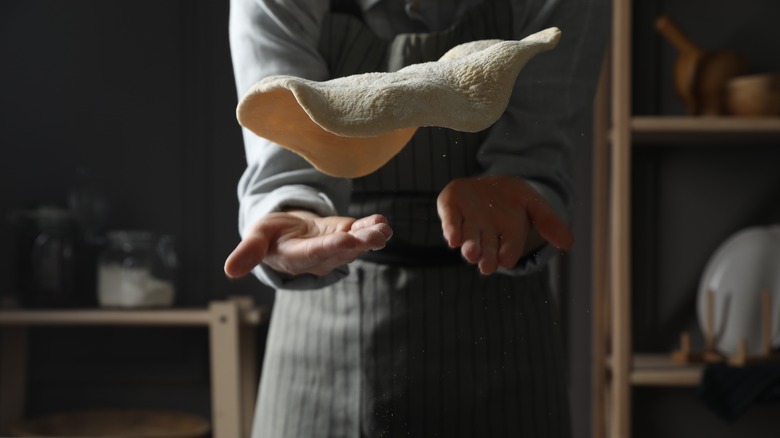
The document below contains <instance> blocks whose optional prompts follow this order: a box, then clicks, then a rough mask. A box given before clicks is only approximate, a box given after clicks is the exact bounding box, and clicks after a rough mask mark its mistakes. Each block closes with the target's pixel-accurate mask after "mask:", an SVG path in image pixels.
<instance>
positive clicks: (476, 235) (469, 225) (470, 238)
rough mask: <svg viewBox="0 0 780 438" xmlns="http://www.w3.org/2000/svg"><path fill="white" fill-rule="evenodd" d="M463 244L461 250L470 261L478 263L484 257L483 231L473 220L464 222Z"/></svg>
mask: <svg viewBox="0 0 780 438" xmlns="http://www.w3.org/2000/svg"><path fill="white" fill-rule="evenodd" d="M462 230H463V231H462V233H463V245H461V249H460V252H461V254H463V257H464V258H465V259H466V261H468V262H469V263H477V262H478V261H479V259H480V257H482V247H481V242H480V241H481V234H482V233H481V232H480V230H479V229H478V228H477V227H476V225H475V224H474V223H473V222H464V224H463V228H462Z"/></svg>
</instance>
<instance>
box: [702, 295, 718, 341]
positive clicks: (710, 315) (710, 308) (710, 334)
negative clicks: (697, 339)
mask: <svg viewBox="0 0 780 438" xmlns="http://www.w3.org/2000/svg"><path fill="white" fill-rule="evenodd" d="M705 317H706V321H705V331H704V349H705V350H706V351H713V350H714V349H715V335H714V333H715V329H714V325H715V292H714V291H712V290H711V289H710V290H707V295H706V296H705Z"/></svg>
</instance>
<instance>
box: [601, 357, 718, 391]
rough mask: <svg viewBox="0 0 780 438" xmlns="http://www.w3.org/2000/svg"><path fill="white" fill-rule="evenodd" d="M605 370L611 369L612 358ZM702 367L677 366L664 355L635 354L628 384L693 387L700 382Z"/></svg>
mask: <svg viewBox="0 0 780 438" xmlns="http://www.w3.org/2000/svg"><path fill="white" fill-rule="evenodd" d="M607 368H608V369H609V370H612V369H613V363H612V358H611V357H609V358H607ZM702 370H703V366H701V365H690V364H679V363H676V362H674V361H672V359H671V358H670V357H669V356H668V355H665V354H653V353H637V354H634V355H633V356H632V365H631V370H630V372H629V374H630V377H629V379H630V382H631V384H632V385H634V386H662V387H673V386H677V387H694V386H698V385H699V382H701V376H702Z"/></svg>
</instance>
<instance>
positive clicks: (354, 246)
mask: <svg viewBox="0 0 780 438" xmlns="http://www.w3.org/2000/svg"><path fill="white" fill-rule="evenodd" d="M392 235H393V230H392V229H391V228H390V225H388V223H387V219H386V218H385V217H383V216H381V215H372V216H367V217H364V218H362V219H355V218H351V217H343V216H330V217H320V216H317V215H316V214H314V213H311V212H309V211H304V210H296V211H289V212H279V213H271V214H269V215H267V216H265V217H264V218H262V219H261V220H260V221H258V222H257V223H256V224H255V225H254V226H253V227H252V229H250V230H249V231H248V232H247V233H246V235H245V236H244V238H243V240H242V241H241V242H240V243H239V244H238V246H236V248H235V249H234V250H233V252H232V253H231V254H230V255H229V256H228V258H227V260H226V261H225V274H227V276H228V277H231V278H238V277H243V276H244V275H246V274H248V273H249V272H251V271H252V269H254V267H255V266H257V265H258V264H260V263H264V264H266V265H268V266H269V267H270V268H271V269H273V270H275V271H277V272H282V273H285V274H289V275H300V274H314V275H318V276H324V275H327V274H328V273H330V272H331V271H332V270H333V269H335V268H336V267H338V266H341V265H344V264H346V263H350V262H352V261H353V260H355V259H356V258H357V256H358V255H360V254H362V253H365V252H368V251H372V250H376V249H381V248H383V247H384V246H385V243H387V240H388V239H390V237H391V236H392Z"/></svg>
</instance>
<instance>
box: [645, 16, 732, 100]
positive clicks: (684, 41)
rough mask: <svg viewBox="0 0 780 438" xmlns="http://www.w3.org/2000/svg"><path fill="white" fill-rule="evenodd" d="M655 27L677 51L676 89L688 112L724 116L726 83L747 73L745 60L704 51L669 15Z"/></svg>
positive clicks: (729, 53)
mask: <svg viewBox="0 0 780 438" xmlns="http://www.w3.org/2000/svg"><path fill="white" fill-rule="evenodd" d="M655 28H656V30H657V31H658V32H659V33H660V34H661V35H662V36H663V37H664V38H665V39H666V40H667V41H669V42H670V43H671V44H672V45H673V46H674V47H675V48H676V49H677V51H678V56H677V60H676V62H675V66H674V87H675V91H676V92H677V95H678V96H679V97H680V99H682V101H683V103H684V104H685V106H686V108H687V110H688V113H689V114H691V115H722V114H725V113H726V111H725V88H726V84H727V83H728V81H729V80H730V79H731V78H733V77H735V76H739V75H743V74H745V73H746V72H747V60H746V59H745V57H744V56H742V55H741V54H740V53H737V52H734V51H725V50H721V51H707V50H704V49H702V48H701V47H699V46H698V45H697V44H696V43H694V42H693V41H692V40H691V39H690V38H689V37H688V36H687V35H686V34H685V32H683V31H682V29H681V28H680V26H679V25H678V24H677V23H676V22H674V21H673V20H672V19H671V18H670V17H669V16H668V15H661V16H660V17H658V18H657V19H656V22H655Z"/></svg>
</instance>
